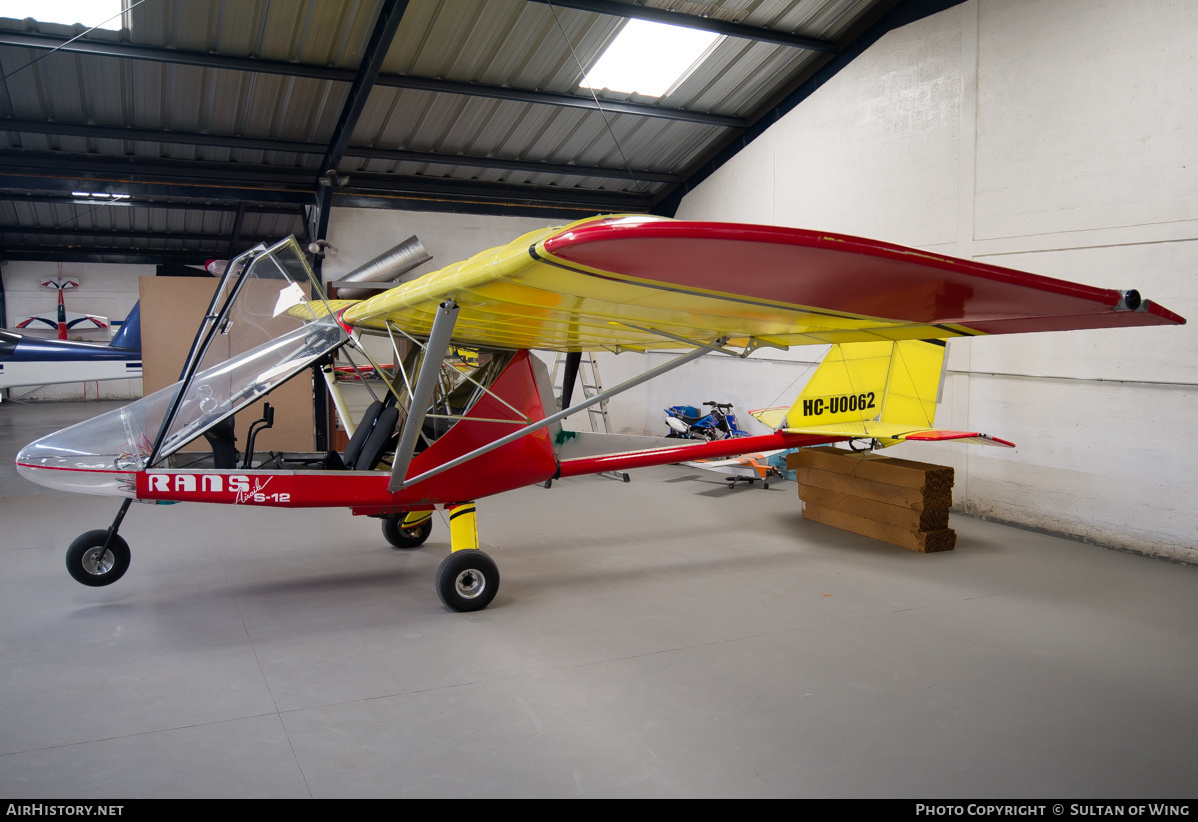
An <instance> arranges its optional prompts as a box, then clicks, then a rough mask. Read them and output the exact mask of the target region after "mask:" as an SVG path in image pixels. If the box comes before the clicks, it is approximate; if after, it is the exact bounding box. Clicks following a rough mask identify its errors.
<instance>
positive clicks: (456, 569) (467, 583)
mask: <svg viewBox="0 0 1198 822" xmlns="http://www.w3.org/2000/svg"><path fill="white" fill-rule="evenodd" d="M436 584H437V596H439V597H441V601H442V602H444V603H445V605H446V607H448V608H450V609H451V610H454V611H481V610H482V609H483V608H486V607H487V606H488V605H490V604H491V600H493V599H495V594H496V593H497V592H498V591H499V566H498V565H496V564H495V560H493V559H491V558H490V557H489V556H487V555H486V554H484V553H483V552H482V551H479V550H478V549H475V548H468V549H466V550H464V551H454V552H453V553H452V554H450V555H449V556H447V557H446V558H445V559H444V560H443V561H442V562H441V565H440V567H439V568H437V582H436Z"/></svg>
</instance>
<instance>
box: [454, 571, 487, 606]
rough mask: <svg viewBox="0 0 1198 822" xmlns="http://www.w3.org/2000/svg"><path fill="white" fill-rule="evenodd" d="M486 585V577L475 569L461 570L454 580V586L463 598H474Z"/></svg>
mask: <svg viewBox="0 0 1198 822" xmlns="http://www.w3.org/2000/svg"><path fill="white" fill-rule="evenodd" d="M486 587H487V578H486V577H485V576H483V575H482V574H481V573H480V572H478V571H476V570H469V571H462V573H460V574H458V578H457V579H456V580H455V581H454V588H456V589H457V592H458V596H460V597H462V598H463V599H475V598H476V597H478V596H480V595H481V594H482V592H483V591H484V590H485V589H486Z"/></svg>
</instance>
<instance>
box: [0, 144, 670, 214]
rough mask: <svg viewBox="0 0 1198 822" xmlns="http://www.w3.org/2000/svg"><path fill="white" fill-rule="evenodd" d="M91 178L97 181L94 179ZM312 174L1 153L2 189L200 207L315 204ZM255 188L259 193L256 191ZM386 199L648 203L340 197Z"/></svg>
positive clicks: (399, 186) (477, 193) (498, 194)
mask: <svg viewBox="0 0 1198 822" xmlns="http://www.w3.org/2000/svg"><path fill="white" fill-rule="evenodd" d="M231 174H236V175H237V178H236V179H237V184H235V185H227V184H223V183H219V182H207V181H211V180H213V179H214V176H216V177H219V176H221V175H231ZM93 175H94V176H93ZM311 175H312V170H311V169H303V168H294V169H293V168H272V167H270V166H258V165H250V164H248V163H203V164H195V163H191V162H187V161H171V160H162V159H158V158H149V157H105V156H93V155H70V154H56V153H53V152H32V151H21V150H17V151H11V150H0V188H7V189H16V190H28V191H36V192H41V193H45V192H51V191H62V192H67V193H69V192H72V191H99V192H104V193H109V194H113V193H122V194H129V195H131V196H133V197H141V196H151V197H185V198H190V199H197V200H218V201H219V200H226V201H227V200H234V201H237V202H241V201H245V202H248V203H255V202H259V203H260V202H268V203H288V204H292V205H311V204H312V188H311V179H312V177H311ZM255 186H261V187H260V188H256V187H255ZM350 191H353V192H354V194H355V196H357V197H362V196H375V197H382V198H388V197H393V196H399V197H407V196H418V195H425V194H431V195H435V196H437V197H440V198H446V199H449V200H455V199H458V198H464V199H468V200H472V199H481V200H484V201H486V202H509V203H521V202H525V201H533V202H537V203H552V204H557V205H568V206H570V207H589V208H591V209H593V210H595V211H604V210H626V211H643V210H644V209H646V208H648V206H649V198H648V197H647V196H643V195H639V194H630V193H626V192H622V191H603V190H594V189H584V188H574V187H570V186H532V185H519V184H512V183H491V182H480V181H474V180H456V179H452V178H447V177H421V176H414V175H413V176H409V175H399V174H371V173H367V172H360V171H358V172H354V174H353V179H352V185H350V186H349V187H348V188H339V189H337V190H336V192H337V194H342V193H348V192H350Z"/></svg>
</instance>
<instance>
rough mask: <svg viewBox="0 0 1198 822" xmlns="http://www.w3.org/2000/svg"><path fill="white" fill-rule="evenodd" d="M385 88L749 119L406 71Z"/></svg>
mask: <svg viewBox="0 0 1198 822" xmlns="http://www.w3.org/2000/svg"><path fill="white" fill-rule="evenodd" d="M375 85H378V86H386V87H388V88H404V89H412V90H414V91H431V92H434V93H437V94H462V95H466V96H469V97H487V98H490V99H492V100H510V101H512V102H516V103H533V104H536V105H542V106H562V107H566V108H581V109H587V110H590V111H604V112H607V113H609V114H630V115H632V116H634V117H657V118H660V119H666V120H680V121H682V122H688V123H697V124H698V125H703V126H716V127H717V128H746V127H747V126H748V124H749V121H748V120H746V119H744V118H743V117H729V116H727V115H724V114H708V113H707V112H704V111H688V110H686V109H681V108H665V107H663V106H654V105H648V104H646V103H624V102H621V101H619V100H604V99H603V98H602V97H600V98H599V102H598V103H596V102H595V98H593V97H591V96H590V95H589V94H588V95H587V96H585V97H583V96H581V95H577V94H561V93H559V92H553V91H530V90H528V89H519V88H508V87H506V86H488V85H484V84H482V83H462V82H459V81H456V80H435V79H432V78H428V77H412V76H410V75H407V74H384V75H381V76H380V77H379V79H378V82H376V83H375Z"/></svg>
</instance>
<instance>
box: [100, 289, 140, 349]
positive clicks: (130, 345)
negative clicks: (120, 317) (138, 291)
mask: <svg viewBox="0 0 1198 822" xmlns="http://www.w3.org/2000/svg"><path fill="white" fill-rule="evenodd" d="M108 345H109V347H111V348H127V349H130V350H132V351H139V350H141V300H138V301H137V303H136V304H134V306H133V310H132V311H130V312H129V316H128V317H126V318H125V321H124V322H123V323H121V330H120V331H118V332H116V335H115V336H114V337H113V338H112V339H111V340H110V341H109V343H108Z"/></svg>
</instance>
